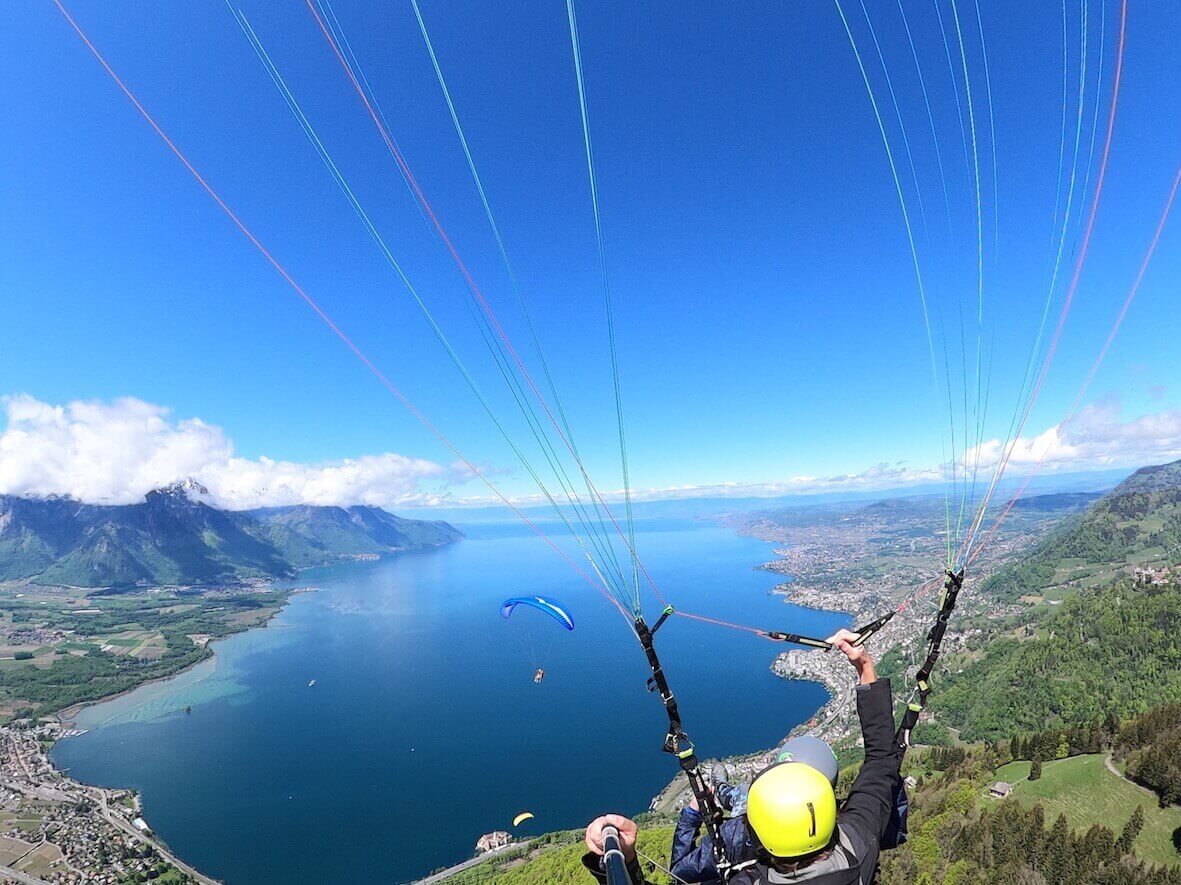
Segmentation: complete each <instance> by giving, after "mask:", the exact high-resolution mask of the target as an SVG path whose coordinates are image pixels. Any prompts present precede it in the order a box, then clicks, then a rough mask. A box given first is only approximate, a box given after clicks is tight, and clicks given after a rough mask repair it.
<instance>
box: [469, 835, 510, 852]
mask: <svg viewBox="0 0 1181 885" xmlns="http://www.w3.org/2000/svg"><path fill="white" fill-rule="evenodd" d="M512 841H513V837H512V836H510V835H509V834H508V833H506V832H505V831H504V830H496V831H495V832H492V833H485V834H484V835H483V836H481V837H480V838H479V839H477V840H476V854H486V853H487V852H489V851H496V850H497V849H500V848H504V847H505V846H506V845H509V844H511V843H512Z"/></svg>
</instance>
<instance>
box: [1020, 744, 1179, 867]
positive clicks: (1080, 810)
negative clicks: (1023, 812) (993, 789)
mask: <svg viewBox="0 0 1181 885" xmlns="http://www.w3.org/2000/svg"><path fill="white" fill-rule="evenodd" d="M1103 759H1104V754H1102V753H1096V754H1094V755H1089V756H1073V757H1071V758H1069V759H1059V760H1056V761H1054V762H1047V763H1045V764H1044V765H1043V766H1042V776H1041V778H1040V779H1039V780H1036V781H1030V780H1027V778H1028V777H1029V763H1028V762H1010V763H1009V764H1008V765H1005V766H1002V767H1001V768H999V769H997V773H996V779H997V780H1002V781H1007V782H1008V783H1011V784H1013V797H1014V798H1016V799H1017V801H1019V802H1021V803H1022V804H1025V805H1033V804H1034V803H1041V805H1042V807H1043V808H1044V809H1045V810H1046V822H1047V824H1049V823H1050V822H1052V821H1053V820H1054V818H1056V817H1057V816H1058V815H1059V814H1060V813H1063V814H1065V815H1066V819H1067V820H1068V821H1069V822H1070V825H1071V826H1072V827H1074V828H1075V829H1076V830H1078V831H1080V832H1083V831H1086V830H1087V829H1088V828H1089V827H1090V826H1091V824H1096V823H1098V824H1102V825H1103V826H1105V827H1107V828H1108V829H1110V830H1112V831H1113V832H1114V833H1115V835H1116V836H1118V835H1119V833H1120V830H1121V829H1123V826H1124V824H1125V823H1127V820H1128V818H1129V817H1131V816H1132V809H1133V808H1135V807H1136V806H1137V805H1142V806H1143V807H1144V829H1143V830H1141V831H1140V836H1139V837H1138V838H1137V839H1136V843H1135V845H1134V846H1133V849H1132V851H1133V852H1134V853H1135V855H1136V856H1137V857H1140V858H1143V859H1144V860H1146V861H1149V862H1151V863H1160V864H1176V863H1177V860H1178V857H1177V851H1176V849H1174V848H1173V841H1172V839H1173V831H1174V830H1175V829H1177V828H1178V827H1181V807H1178V806H1175V805H1174V806H1173V807H1171V808H1161V807H1160V806H1159V805H1158V803H1157V801H1156V796H1154V795H1153V794H1152V793H1150V792H1149V791H1148V790H1145V789H1142V788H1141V787H1138V786H1136V785H1135V784H1133V783H1132V782H1131V781H1127V780H1124V779H1123V778H1121V777H1116V776H1115V775H1114V774H1112V773H1111V772H1110V771H1108V770H1107V766H1105V765H1104V764H1103Z"/></svg>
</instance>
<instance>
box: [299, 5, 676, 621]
mask: <svg viewBox="0 0 1181 885" xmlns="http://www.w3.org/2000/svg"><path fill="white" fill-rule="evenodd" d="M304 2H305V4H306V5H307V7H308V10H309V11H310V12H311V13H312V17H313V18H314V19H315V20H316V25H317V26H318V27H319V29H320V32H321V33H322V34H323V35H324V39H325V40H326V41H327V42H328V46H329V47H330V48H331V49H332V52H333V54H334V55H335V56H336V59H337V61H338V62H340V66H341V68H342V69H343V70H344V72H345V75H346V76H347V77H348V79H349V82H350V83H351V84H352V87H353V90H354V91H355V92H356V93H357V95H358V97H359V98H360V99H361V102H362V104H364V105H365V110H366V111H367V112H368V113H369V117H370V119H372V120H373V125H374V126H376V127H377V131H378V134H379V135H381V139H382V141H383V142H385V146H386V149H387V150H388V151H389V152H390V156H391V157H393V159H394V162H395V163H397V165H398V169H399V170H400V171H401V172H402V175H403V177H404V178H405V179H406V182H407V184H409V185H410V189H411V190H412V191H413V192H414V195H415V197H416V198H417V199H418V202H419V205H421V206H422V209H423V212H425V213H426V215H427V217H428V218H430V221H431V224H432V225H433V226H434V228H435V230H436V231H437V232H438V234H439V237H440V238H441V239H442V241H443V244H444V245H445V246H446V247H447V251H448V252H449V253H450V254H451V258H452V260H453V261H454V262H455V266H456V267H457V268H458V269H459V272H460V274H461V275H462V276H463V279H464V282H465V283H466V284H467V287H468V289H469V290H471V293H472V295H473V296H474V297H475V298H476V301H477V302H478V303H479V305H480V309H481V310H482V311H483V313H484V315H485V316H486V317H487V318H488V320H489V322H490V323H491V324H492V327H493V328H494V329H495V330H496V335H497V337H498V338H499V339H500V340H501V341H502V342H503V343H504V346H505V347H506V348H507V349H508V352H509V353H510V354H511V355H512V358H513V362H514V363H516V365H517V368H518V369H519V370H520V372H521V376H522V377H523V378H524V379H525V381H526V383H528V385H529V388H530V389H531V390H532V391H533V395H534V396H535V397H536V398H537V401H538V402H539V403H540V404H541V407H542V409H544V410H545V414H546V416H547V417H548V418H549V420H550V423H551V424H553V426H554V429H555V430H556V431H557V433H558V436H559V438H560V439H561V440H562V442H563V443H564V444H565V446H566V449H567V450H568V451H569V452H570V455H571V456H572V457H573V458H574V460H575V461H576V462H577V464H578V466H579V469H580V470H581V472H582V475H583V477H584V478H585V480H586V483H587V485H588V486H589V487H590V489H591V493H592V494H593V495H594V497H595V498H596V499H597V500H598V502H599V504H600V505H602V508H603V511H604V512H605V513H606V514H607V516H608V517H609V518H610V520H611V523H612V525H614V527H615V530H616V531H617V532H618V533H619V536H620V538H622V539H623V543H624V545H625V546H626V547H627V548H628V552H629V553H631V554H632V555H633V556H635V551H634V550H632V549H631V544H630V542H629V540H628V538H627V535H626V534H625V532H624V531H623V527H622V526H620V524H619V522H618V520H617V519H616V518H615V514H613V513H612V512H611V509H610V508H609V507H608V506H607V502H606V501H604V500H603V496H602V494H600V492H599V490H598V488H596V487H595V484H594V482H592V481H591V478H590V477H589V476H588V475H587V473H586V468H585V467H584V466H583V463H582V459H581V458H580V457H579V455H578V452H577V451H575V449H574V446H573V444H572V443H571V441H570V440H569V438H568V437H567V436H566V434H565V432H564V431H563V430H562V427H561V425H560V424H559V423H558V420H557V418H555V417H554V414H553V412H552V411H551V409H550V407H549V403H548V402H547V401H546V399H545V397H544V396H543V395H542V393H541V391H540V390H539V389H538V387H537V384H536V383H535V382H534V380H533V376H532V375H531V374H530V372H529V370H528V369H527V368H526V367H525V364H524V362H523V361H522V360H521V357H520V355H519V354H518V353H517V350H516V348H515V347H513V344H512V341H510V340H509V337H508V334H507V333H506V332H505V331H504V327H503V326H502V325H501V324H500V320H499V319H498V318H497V316H496V312H495V311H494V310H493V309H492V306H491V305H490V304H489V303H488V300H487V299H486V298H485V297H484V293H483V292H482V291H481V289H480V287H479V285H478V284H477V283H476V280H475V278H474V277H473V276H472V274H471V271H469V270H468V267H467V265H466V264H464V261H463V258H462V257H460V254H459V251H458V250H457V249H456V248H455V244H454V243H452V241H451V237H449V236H448V235H447V231H446V230H445V229H444V228H443V225H442V223H441V222H440V221H439V217H438V216H437V215H436V214H435V210H434V208H433V207H432V206H431V204H430V202H429V201H428V200H427V198H426V194H424V193H423V191H422V188H421V187H420V186H419V184H418V180H417V179H416V178H415V177H414V173H413V172H412V171H411V170H410V164H409V163H408V162H407V161H406V158H405V157H404V156H403V155H402V151H401V150H400V149H399V148H398V144H397V142H396V141H395V140H394V138H393V136H392V135H390V133H389V130H388V129H387V128H386V126H385V124H384V123H383V122H382V119H381V115H380V114H378V112H377V110H376V108H374V107H373V103H372V102H371V101H370V100H369V96H368V95H367V94H366V92H365V89H364V88H363V87H362V86H361V83H360V82H359V81H358V80H357V77H356V75H355V74H354V73H353V69H352V66H351V65H350V64H349V63H348V61H347V60H346V59H345V56H344V53H343V52H342V51H341V48H340V46H339V45H338V44H337V42H336V38H335V37H334V36H333V35H332V32H331V31H330V30H329V28H328V25H327V24H326V23H325V22H324V19H323V17H322V16H321V15H320V13H319V10H317V9H316V5H315V3H314V2H313V0H304ZM636 562H637V564H638V565H639V567H640V571H641V572H642V573H643V575H644V578H645V579H646V580H647V581H648V584H649V585H650V586H651V587H652V589H653V590H654V591H655V593H656V596H657V598H658V599H659V600H660V602H661V603H662V604H664V605H668V601H667V600H666V599H665V598H664V595H663V594H662V593H661V592H660V588H659V587H657V585H656V582H655V581H654V580H653V579H652V576H651V575H650V574H649V573H648V570H647V569H646V568H644V565H643V563H640V562H639V559H638V557H637V558H636Z"/></svg>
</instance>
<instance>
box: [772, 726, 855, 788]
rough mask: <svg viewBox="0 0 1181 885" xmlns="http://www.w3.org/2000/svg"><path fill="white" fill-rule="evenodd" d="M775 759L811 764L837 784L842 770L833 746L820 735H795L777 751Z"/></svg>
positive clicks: (829, 780)
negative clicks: (838, 775) (819, 736)
mask: <svg viewBox="0 0 1181 885" xmlns="http://www.w3.org/2000/svg"><path fill="white" fill-rule="evenodd" d="M775 761H776V762H802V763H804V764H805V765H811V766H812V767H813V768H815V769H816V770H817V771H819V772H820V773H821V774H823V775H824V776H825V777H826V778H828V782H829V783H830V784H832V785H833V786H834V787H835V786H836V783H837V773H838V772H839V770H840V766H838V765H837V757H836V754H835V753H834V752H833V751H832V747H830V746H829V745H828V744H826V743H825V742H824V741H822V740H821V739H820V738H818V737H813V736H812V735H810V734H801V735H797V736H796V737H793V738H792V739H791V740H789V741H787V742H786V743H784V744H783V745H782V746H780V747H779V749H778V750H776V751H775Z"/></svg>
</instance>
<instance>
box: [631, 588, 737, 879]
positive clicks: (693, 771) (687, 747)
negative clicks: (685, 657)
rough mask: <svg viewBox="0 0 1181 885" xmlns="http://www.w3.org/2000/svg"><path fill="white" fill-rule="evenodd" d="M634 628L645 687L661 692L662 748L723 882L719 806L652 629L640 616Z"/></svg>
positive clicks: (726, 862) (725, 862)
mask: <svg viewBox="0 0 1181 885" xmlns="http://www.w3.org/2000/svg"><path fill="white" fill-rule="evenodd" d="M668 614H669V612H668V610H667V609H666V610H665V614H663V615H662V616H661V618H660V620H658V621H657V622H656V626H657V627H659V626H660V625H661V624H663V623H664V621H665V619H666V618H667V617H668ZM635 630H636V637H637V638H638V639H639V640H640V646H641V647H642V648H643V649H644V655H645V656H646V657H647V658H648V667H649V669H651V670H652V677H651V678H650V679H649V680H648V690H649V691H655V692H657V693H658V694H659V695H660V700H661V701H662V702H663V703H664V711H665V713H666V714H667V716H668V734H667V735H665V737H664V746H663V748H662V749H663V750H664V752H666V753H671V754H672V755H674V756H676V757H677V762H678V763H679V764H680V766H681V771H683V772H684V773H685V778H686V780H688V781H689V789H690V790H691V791H692V792H693V797H694V798H695V799H696V800H697V807H698V808H699V809H700V810H701V816H702V818H703V822H704V824H705V830H706V832H707V833H709V838H710V843H711V845H710V848H711V851H712V853H713V858H714V866H715V867H716V868H717V870H718V878H719V879H720V880H721V882H722V883H723V885H724V883H726V882H728V881H729V880H730V876H731V875H732V874H733V864H732V863H731V862H730V858H729V857H728V856H727V855H726V844H725V842H724V841H723V839H722V809H721V808H720V807H719V806H718V803H717V800H716V799H715V798H714V794H713V793H712V792H711V791H710V789H709V787H707V786H706V783H705V775H703V774H702V773H701V766H700V765H699V764H698V761H697V753H696V751H695V750H694V748H693V742H692V741H691V740H689V735H687V734H685V730H684V728H683V727H682V726H681V713H680V710H678V709H677V699H676V696H675V695H673V693H672V689H671V688H670V687H669V684H668V679H667V678H666V677H665V675H664V668H663V667H662V666H661V664H660V658H659V657H658V656H657V654H656V647H655V646H654V645H653V643H652V634H653V632H654V629H650V628H649V627H648V624H647V623H646V622H645V621H644V618H643V616H642V615H641V616H639V617H637V618H636V622H635Z"/></svg>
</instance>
